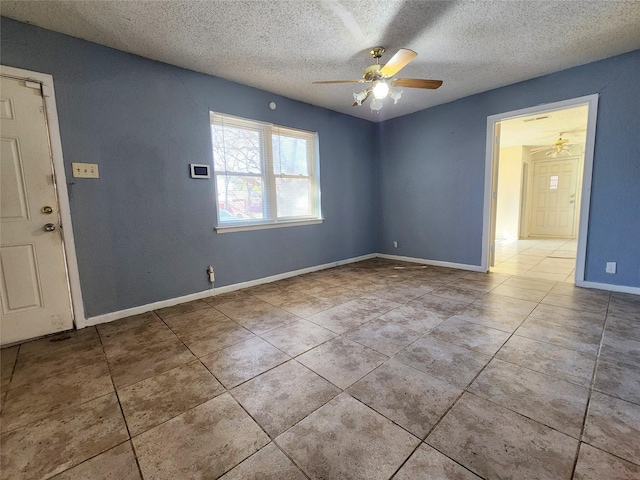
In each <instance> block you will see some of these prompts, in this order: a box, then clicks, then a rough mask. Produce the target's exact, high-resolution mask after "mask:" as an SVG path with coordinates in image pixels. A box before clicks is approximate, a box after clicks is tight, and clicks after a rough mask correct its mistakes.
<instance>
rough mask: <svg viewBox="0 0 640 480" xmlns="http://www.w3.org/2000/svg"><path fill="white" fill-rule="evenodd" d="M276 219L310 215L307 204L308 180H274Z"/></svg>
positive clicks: (308, 204)
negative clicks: (276, 197) (276, 200)
mask: <svg viewBox="0 0 640 480" xmlns="http://www.w3.org/2000/svg"><path fill="white" fill-rule="evenodd" d="M276 193H277V196H278V217H301V216H310V215H312V211H311V205H310V202H309V180H307V179H306V178H276Z"/></svg>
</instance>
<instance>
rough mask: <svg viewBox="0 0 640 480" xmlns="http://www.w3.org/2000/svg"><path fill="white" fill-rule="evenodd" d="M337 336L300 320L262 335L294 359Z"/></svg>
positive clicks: (318, 326)
mask: <svg viewBox="0 0 640 480" xmlns="http://www.w3.org/2000/svg"><path fill="white" fill-rule="evenodd" d="M335 336H336V334H335V333H333V332H332V331H330V330H327V329H326V328H322V327H321V326H320V325H316V324H315V323H312V322H308V321H306V320H298V321H296V322H293V323H290V324H288V325H285V326H284V327H280V328H276V329H275V330H270V331H268V332H267V333H263V334H262V338H263V339H265V340H266V341H267V342H269V343H270V344H271V345H274V346H275V347H277V348H278V349H280V350H282V351H283V352H285V353H286V354H287V355H290V356H292V357H295V356H298V355H300V354H301V353H304V352H306V351H307V350H311V349H312V348H313V347H317V346H318V345H320V344H321V343H324V342H326V341H328V340H331V339H332V338H334V337H335Z"/></svg>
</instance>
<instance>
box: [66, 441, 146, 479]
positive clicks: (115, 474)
mask: <svg viewBox="0 0 640 480" xmlns="http://www.w3.org/2000/svg"><path fill="white" fill-rule="evenodd" d="M53 478H54V480H85V479H91V480H141V478H142V477H141V476H140V470H139V469H138V464H137V463H136V457H135V455H134V453H133V448H132V447H131V442H125V443H123V444H121V445H118V446H117V447H113V448H112V449H111V450H107V451H106V452H104V453H101V454H100V455H98V456H97V457H93V458H91V459H89V460H87V461H86V462H84V463H81V464H80V465H78V466H76V467H73V468H71V469H69V470H67V471H66V472H63V473H61V474H59V475H56V476H55V477H53Z"/></svg>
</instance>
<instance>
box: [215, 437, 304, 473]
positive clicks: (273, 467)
mask: <svg viewBox="0 0 640 480" xmlns="http://www.w3.org/2000/svg"><path fill="white" fill-rule="evenodd" d="M306 478H307V477H305V476H304V474H303V473H302V472H301V471H300V470H298V468H297V467H296V466H295V465H294V464H293V462H292V461H291V460H289V459H288V458H287V456H286V455H285V454H284V453H282V451H281V450H280V449H279V448H278V447H277V446H276V444H275V443H273V442H272V443H270V444H269V445H267V446H266V447H264V448H262V450H260V451H259V452H257V453H254V454H253V455H251V456H250V457H249V458H247V459H246V460H245V461H244V462H242V463H241V464H240V465H238V466H237V467H235V468H234V469H233V470H231V471H229V472H227V473H226V474H224V475H223V476H222V477H220V480H248V479H256V480H257V479H260V480H305V479H306Z"/></svg>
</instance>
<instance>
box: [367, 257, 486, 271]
mask: <svg viewBox="0 0 640 480" xmlns="http://www.w3.org/2000/svg"><path fill="white" fill-rule="evenodd" d="M376 256H377V257H380V258H386V259H388V260H399V261H402V262H412V263H420V264H422V265H433V266H435V267H447V268H457V269H458V270H470V271H472V272H483V273H484V272H486V270H485V269H484V268H482V266H480V265H467V264H466V263H452V262H441V261H440V260H427V259H425V258H414V257H405V256H402V255H388V254H386V253H378V254H377V255H376Z"/></svg>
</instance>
